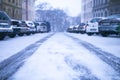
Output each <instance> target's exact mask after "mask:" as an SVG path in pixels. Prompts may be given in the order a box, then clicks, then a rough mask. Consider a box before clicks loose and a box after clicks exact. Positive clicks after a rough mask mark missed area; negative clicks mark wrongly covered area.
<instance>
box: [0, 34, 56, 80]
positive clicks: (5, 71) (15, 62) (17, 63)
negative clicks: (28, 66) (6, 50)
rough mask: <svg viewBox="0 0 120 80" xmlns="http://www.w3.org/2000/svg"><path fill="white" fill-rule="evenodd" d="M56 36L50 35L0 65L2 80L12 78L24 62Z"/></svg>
mask: <svg viewBox="0 0 120 80" xmlns="http://www.w3.org/2000/svg"><path fill="white" fill-rule="evenodd" d="M53 35H54V34H50V35H48V36H46V37H44V38H43V39H40V40H39V41H37V42H35V43H33V44H31V45H29V46H28V47H26V48H25V49H23V50H21V51H20V52H18V53H16V54H15V55H13V56H11V57H9V58H8V59H6V60H4V61H2V62H1V63H0V80H7V79H8V78H9V77H11V76H12V75H13V74H14V73H15V72H16V71H17V70H18V69H19V68H20V67H21V66H22V65H23V64H24V60H25V59H27V58H28V57H30V56H31V55H32V54H33V53H34V52H35V51H36V50H37V49H38V48H39V47H40V45H42V43H43V42H45V41H46V40H48V39H49V38H50V37H52V36H53Z"/></svg>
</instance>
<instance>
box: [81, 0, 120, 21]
mask: <svg viewBox="0 0 120 80" xmlns="http://www.w3.org/2000/svg"><path fill="white" fill-rule="evenodd" d="M81 4H82V5H81V6H82V10H81V12H82V13H81V21H82V22H87V21H89V20H90V19H92V18H94V17H107V16H110V15H113V14H120V0H82V3H81Z"/></svg>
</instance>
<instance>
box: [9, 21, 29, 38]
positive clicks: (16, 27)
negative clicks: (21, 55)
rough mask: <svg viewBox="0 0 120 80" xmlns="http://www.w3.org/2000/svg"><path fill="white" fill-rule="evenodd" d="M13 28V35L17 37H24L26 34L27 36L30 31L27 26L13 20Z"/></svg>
mask: <svg viewBox="0 0 120 80" xmlns="http://www.w3.org/2000/svg"><path fill="white" fill-rule="evenodd" d="M11 26H12V28H13V34H12V35H13V36H15V35H19V36H23V35H24V34H27V32H28V31H29V28H28V27H27V26H25V24H23V23H22V21H20V20H13V19H12V20H11ZM12 35H11V36H12Z"/></svg>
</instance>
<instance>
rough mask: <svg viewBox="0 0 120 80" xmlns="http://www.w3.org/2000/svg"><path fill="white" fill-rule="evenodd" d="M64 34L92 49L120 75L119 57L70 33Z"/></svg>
mask: <svg viewBox="0 0 120 80" xmlns="http://www.w3.org/2000/svg"><path fill="white" fill-rule="evenodd" d="M65 35H66V36H68V37H70V38H72V39H73V40H75V41H77V42H78V43H79V44H82V45H83V46H84V47H85V48H86V49H88V50H89V51H92V52H93V53H94V54H95V55H97V56H98V57H99V58H100V59H101V60H103V61H104V62H106V63H107V64H109V65H110V66H111V67H112V68H113V69H114V70H115V71H116V72H118V74H119V76H120V58H119V57H116V56H114V55H112V54H111V53H108V52H105V51H103V50H101V49H100V48H98V47H96V46H94V45H92V44H90V43H88V42H86V41H82V40H80V39H78V38H76V37H73V36H71V35H68V34H65Z"/></svg>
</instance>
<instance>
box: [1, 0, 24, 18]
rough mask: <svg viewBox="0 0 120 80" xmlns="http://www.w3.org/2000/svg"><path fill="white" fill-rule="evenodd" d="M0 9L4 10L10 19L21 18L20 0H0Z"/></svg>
mask: <svg viewBox="0 0 120 80" xmlns="http://www.w3.org/2000/svg"><path fill="white" fill-rule="evenodd" d="M0 10H2V11H5V12H6V13H7V14H8V15H9V16H10V17H11V18H12V19H18V20H21V19H22V1H21V0H0Z"/></svg>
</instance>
